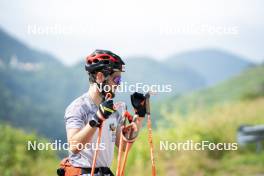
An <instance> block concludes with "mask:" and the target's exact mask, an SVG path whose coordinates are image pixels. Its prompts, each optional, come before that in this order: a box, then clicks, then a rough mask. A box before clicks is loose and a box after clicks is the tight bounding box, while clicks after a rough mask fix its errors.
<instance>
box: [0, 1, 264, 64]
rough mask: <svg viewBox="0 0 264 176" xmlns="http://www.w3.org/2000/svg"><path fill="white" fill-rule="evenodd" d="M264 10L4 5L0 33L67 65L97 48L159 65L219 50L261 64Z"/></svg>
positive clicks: (155, 4)
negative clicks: (182, 56)
mask: <svg viewBox="0 0 264 176" xmlns="http://www.w3.org/2000/svg"><path fill="white" fill-rule="evenodd" d="M263 9H264V1H261V0H218V1H216V0H199V1H198V0H184V1H183V0H181V1H179V0H133V1H125V0H111V1H110V0H96V1H89V0H39V1H36V0H16V1H15V0H1V1H0V27H2V28H4V29H5V30H6V31H8V32H9V33H11V34H13V35H15V36H16V37H18V38H19V39H21V40H22V41H24V42H26V43H27V44H29V45H30V46H32V47H34V48H37V49H42V50H45V51H48V52H50V53H52V54H54V55H55V56H57V57H58V58H60V59H61V60H62V61H63V62H64V63H67V64H71V63H74V62H77V61H78V60H80V58H81V57H83V56H85V55H87V54H89V53H90V52H92V51H93V50H94V49H96V48H101V49H109V50H113V51H114V52H116V53H117V54H119V55H121V56H124V57H128V56H138V55H144V56H151V57H154V58H155V59H164V58H166V57H168V56H170V55H173V54H176V53H180V52H183V51H188V50H193V49H197V48H220V49H226V50H228V51H231V52H234V53H237V54H240V55H242V56H245V57H248V58H249V59H251V60H252V61H255V62H260V61H263V60H264V53H263V49H264V48H263V45H264V32H263V31H264V19H263V17H264V12H263ZM34 27H37V28H38V29H40V30H42V32H43V29H44V30H46V32H48V34H44V33H41V32H40V33H38V34H34V32H33V29H34ZM47 27H49V29H46V28H47ZM52 28H53V31H52ZM62 30H65V31H64V32H61V31H62ZM211 30H220V33H217V32H214V31H211ZM223 30H224V32H223ZM58 33H59V34H58Z"/></svg>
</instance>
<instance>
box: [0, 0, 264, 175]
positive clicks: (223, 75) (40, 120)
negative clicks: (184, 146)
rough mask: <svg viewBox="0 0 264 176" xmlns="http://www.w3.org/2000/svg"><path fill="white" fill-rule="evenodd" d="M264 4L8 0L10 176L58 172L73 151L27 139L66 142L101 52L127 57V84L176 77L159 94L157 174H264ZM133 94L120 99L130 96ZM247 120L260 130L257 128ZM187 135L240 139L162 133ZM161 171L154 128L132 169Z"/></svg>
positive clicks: (0, 17) (4, 144) (1, 26)
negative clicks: (197, 145) (91, 63)
mask: <svg viewBox="0 0 264 176" xmlns="http://www.w3.org/2000/svg"><path fill="white" fill-rule="evenodd" d="M263 6H264V2H263V1H261V0H252V1H249V0H248V1H238V0H231V1H230V0H229V1H227V0H222V1H212V0H202V1H195V0H187V1H172V0H164V1H161V0H157V1H150V0H143V1H139V0H134V1H121V0H112V1H106V0H98V1H94V2H92V1H85V0H79V1H73V0H69V1H62V0H46V1H33V0H21V1H14V0H9V1H7V0H1V1H0V139H1V140H0V173H1V174H0V175H3V176H24V175H27V176H28V175H40V176H42V175H43V176H47V175H55V170H56V168H57V167H58V164H59V161H60V159H61V158H62V157H65V156H66V155H67V152H65V151H52V150H48V151H32V150H31V151H28V150H27V141H28V140H37V141H39V142H43V141H44V142H48V141H51V142H53V141H54V140H62V141H66V135H65V126H64V118H63V116H64V110H65V108H66V107H67V106H68V105H69V103H70V102H71V101H72V100H74V99H75V98H76V97H78V96H80V95H82V94H83V93H85V92H86V91H87V90H88V86H89V85H88V76H87V74H86V72H85V70H84V58H85V56H86V55H88V54H90V53H91V52H92V51H93V50H95V49H108V50H111V51H113V52H115V53H117V54H118V55H120V56H121V57H122V58H123V59H124V60H125V61H126V72H125V74H124V76H123V80H124V81H126V82H128V83H136V82H141V83H145V84H170V85H172V92H169V93H159V94H157V95H156V96H155V97H153V99H152V102H151V105H152V120H153V126H154V129H153V130H154V131H153V137H154V144H155V156H156V163H157V164H156V165H157V172H158V175H169V176H170V175H171V176H190V175H193V176H206V175H210V176H212V175H215V176H223V175H225V176H233V175H239V176H240V175H245V176H260V175H264V151H263V150H262V149H261V146H262V145H263V141H262V139H263V138H264V134H263V131H264V130H263V126H261V125H262V124H264V64H263V61H264V53H263V44H264V43H263V41H264V33H263V30H264V22H263V15H264V14H263ZM129 94H130V93H119V94H118V95H117V98H118V99H120V100H123V101H126V102H129V101H128V100H129ZM246 125H247V126H255V125H258V127H259V128H257V130H256V128H253V132H252V133H246V132H243V130H244V127H245V126H246ZM249 131H250V130H249ZM251 131H252V129H251ZM187 140H193V141H195V142H201V141H206V140H207V141H210V142H214V143H219V142H223V143H233V142H239V145H238V146H239V147H238V150H236V151H217V150H215V151H209V150H205V151H164V150H160V141H170V142H184V141H187ZM115 165H116V161H114V163H113V166H112V168H113V169H114V170H115ZM150 174H151V162H150V157H149V147H148V144H147V130H146V127H145V129H144V130H143V131H142V132H141V135H140V136H139V138H138V140H137V142H136V143H135V144H134V146H133V149H132V150H131V153H130V155H129V160H128V164H127V170H126V175H138V176H140V175H150Z"/></svg>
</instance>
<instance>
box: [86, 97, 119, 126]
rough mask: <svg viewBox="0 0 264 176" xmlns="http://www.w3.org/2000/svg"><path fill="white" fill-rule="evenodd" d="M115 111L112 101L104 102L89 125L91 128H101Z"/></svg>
mask: <svg viewBox="0 0 264 176" xmlns="http://www.w3.org/2000/svg"><path fill="white" fill-rule="evenodd" d="M115 111H116V110H115V109H114V103H113V100H112V99H110V100H106V101H104V102H102V103H101V104H100V105H99V107H98V110H97V112H96V114H95V116H94V117H93V118H92V119H91V120H90V121H89V125H90V126H91V127H100V126H101V124H102V122H103V121H105V120H106V119H108V118H109V116H110V115H111V114H113V113H114V112H115Z"/></svg>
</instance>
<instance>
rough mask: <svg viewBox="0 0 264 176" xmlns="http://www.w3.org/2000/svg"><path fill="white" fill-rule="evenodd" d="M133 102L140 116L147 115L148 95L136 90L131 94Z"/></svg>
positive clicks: (136, 112)
mask: <svg viewBox="0 0 264 176" xmlns="http://www.w3.org/2000/svg"><path fill="white" fill-rule="evenodd" d="M130 98H131V103H132V106H133V107H134V109H135V114H137V115H138V116H139V117H145V115H146V97H145V96H144V95H143V94H142V93H138V92H135V93H133V94H132V95H131V96H130Z"/></svg>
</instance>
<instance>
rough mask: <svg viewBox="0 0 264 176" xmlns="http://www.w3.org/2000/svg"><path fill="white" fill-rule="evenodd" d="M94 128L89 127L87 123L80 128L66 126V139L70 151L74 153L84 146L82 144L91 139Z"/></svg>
mask: <svg viewBox="0 0 264 176" xmlns="http://www.w3.org/2000/svg"><path fill="white" fill-rule="evenodd" d="M96 129H97V128H92V127H90V125H89V124H87V125H86V126H85V127H84V128H82V129H79V128H68V129H67V140H68V144H69V148H70V150H71V152H73V153H74V154H76V153H79V152H80V151H81V150H82V149H83V148H84V145H85V144H87V143H89V142H90V141H91V139H92V136H93V135H94V133H95V131H96Z"/></svg>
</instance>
